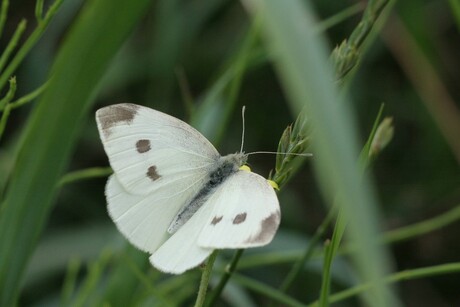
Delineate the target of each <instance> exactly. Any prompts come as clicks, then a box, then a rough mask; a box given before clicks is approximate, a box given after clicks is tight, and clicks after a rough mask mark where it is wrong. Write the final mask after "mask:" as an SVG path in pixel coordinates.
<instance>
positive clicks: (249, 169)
mask: <svg viewBox="0 0 460 307" xmlns="http://www.w3.org/2000/svg"><path fill="white" fill-rule="evenodd" d="M240 170H242V171H246V172H251V168H250V167H249V166H247V165H246V164H245V165H241V166H240Z"/></svg>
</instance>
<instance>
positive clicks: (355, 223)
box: [245, 0, 399, 306]
mask: <svg viewBox="0 0 460 307" xmlns="http://www.w3.org/2000/svg"><path fill="white" fill-rule="evenodd" d="M245 3H247V4H248V5H249V6H250V11H252V12H253V13H254V15H256V14H263V21H264V22H263V27H262V31H263V32H265V35H266V41H267V45H268V46H269V47H270V48H271V49H272V50H273V51H274V52H273V54H274V55H276V57H275V58H274V59H273V60H274V61H275V64H276V65H277V68H278V73H279V76H280V79H281V81H282V85H283V86H284V88H285V91H286V93H287V96H288V98H289V101H290V104H291V107H292V109H293V111H295V113H298V112H300V111H301V110H302V108H303V107H305V108H306V111H307V113H308V115H309V118H310V121H311V126H312V129H313V133H314V134H313V136H312V142H313V148H314V149H315V151H314V153H315V157H316V158H315V159H314V162H316V163H315V166H316V171H317V177H318V179H319V183H320V186H321V188H322V192H323V195H324V197H325V199H326V200H327V201H328V202H329V203H330V204H331V205H332V203H333V199H336V200H337V203H338V204H339V206H340V207H342V208H343V209H344V213H345V217H346V219H347V220H348V221H352V222H350V227H349V228H348V229H349V235H350V237H351V239H352V241H354V243H355V244H356V245H357V251H356V253H354V254H353V255H352V256H353V258H354V260H355V261H354V262H355V265H356V268H357V269H358V271H359V272H360V273H361V277H362V278H363V279H364V280H366V281H370V282H372V283H375V284H376V287H374V288H373V293H372V294H373V300H372V301H370V300H368V301H367V303H368V304H369V306H398V305H399V303H398V301H397V300H396V297H395V296H394V294H393V293H392V291H391V289H389V287H388V286H387V285H385V284H383V282H382V278H383V276H385V273H386V272H388V271H389V270H390V269H389V263H390V261H389V256H388V254H387V252H386V250H385V249H384V248H383V247H382V246H379V245H378V244H377V243H376V242H375V239H374V238H375V237H377V235H378V233H379V230H378V225H379V214H378V210H377V204H376V200H375V198H374V196H373V193H372V190H371V187H370V184H369V181H368V179H367V178H366V176H362V175H361V173H360V170H359V168H358V166H357V157H358V150H357V138H356V129H355V127H354V124H353V117H352V114H351V113H350V110H349V108H345V101H343V100H345V99H344V97H342V96H340V95H339V94H338V91H337V90H336V89H335V88H334V86H333V83H332V82H331V80H333V77H332V71H331V67H329V66H328V64H327V63H328V62H327V59H326V57H325V54H326V48H325V46H324V42H323V41H322V40H321V39H319V38H318V37H317V36H315V35H313V33H312V31H311V29H312V28H313V26H312V24H313V22H312V21H313V20H314V19H313V17H312V13H311V10H310V9H309V8H307V7H306V6H305V5H304V4H303V3H302V2H300V1H294V0H290V1H288V2H282V3H281V2H279V1H276V0H267V1H256V0H254V1H246V2H245ZM347 105H348V104H347ZM338 153H340V154H338Z"/></svg>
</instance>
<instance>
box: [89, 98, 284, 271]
mask: <svg viewBox="0 0 460 307" xmlns="http://www.w3.org/2000/svg"><path fill="white" fill-rule="evenodd" d="M96 120H97V126H98V128H99V134H100V136H101V139H102V143H103V145H104V149H105V152H106V153H107V156H108V157H109V161H110V165H111V166H112V168H113V170H114V174H113V175H112V176H110V178H109V180H108V182H107V186H106V189H105V194H106V197H107V203H108V211H109V215H110V217H111V218H112V220H113V221H114V222H115V224H116V225H117V227H118V229H119V230H120V231H121V233H123V234H124V235H125V237H126V238H127V239H128V240H129V241H130V242H131V243H132V244H134V245H135V246H136V247H138V248H139V249H141V250H143V251H145V252H148V253H150V254H151V256H150V262H151V263H152V265H153V266H154V267H156V268H157V269H159V270H161V271H164V272H168V273H174V274H180V273H182V272H184V271H186V270H188V269H191V268H193V267H196V266H198V265H199V264H201V263H202V262H203V261H204V260H205V259H206V258H207V257H208V256H209V255H210V254H211V252H212V251H213V250H214V249H223V248H246V247H255V246H262V245H266V244H268V243H270V241H271V240H272V239H273V236H274V235H275V233H276V230H277V229H278V225H279V222H280V209H279V203H278V199H277V196H276V193H275V192H274V190H273V188H272V186H271V185H270V184H269V183H268V182H267V180H266V179H265V178H263V177H262V176H260V175H257V174H254V173H251V172H249V171H245V170H240V169H239V168H240V166H242V165H243V164H244V163H245V162H246V159H247V156H246V155H245V154H243V153H236V154H230V155H227V156H223V157H222V156H220V154H219V153H218V152H217V150H216V149H215V148H214V146H213V145H212V144H211V143H210V142H209V141H208V140H207V139H206V138H205V137H204V136H203V135H201V134H200V133H199V132H198V131H197V130H195V129H194V128H192V127H191V126H189V125H188V124H186V123H185V122H183V121H181V120H179V119H177V118H174V117H172V116H169V115H167V114H164V113H161V112H159V111H155V110H152V109H149V108H146V107H142V106H139V105H135V104H128V103H123V104H117V105H111V106H108V107H105V108H102V109H99V110H98V111H97V112H96Z"/></svg>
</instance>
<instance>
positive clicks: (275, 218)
mask: <svg viewBox="0 0 460 307" xmlns="http://www.w3.org/2000/svg"><path fill="white" fill-rule="evenodd" d="M280 217H281V214H280V212H279V211H276V212H273V213H272V214H270V216H268V217H266V218H265V219H263V221H262V222H260V224H261V225H260V226H261V227H260V231H259V233H258V234H256V235H255V236H251V237H250V238H248V239H247V240H246V242H247V243H257V242H261V243H265V242H266V241H267V240H269V239H271V238H272V237H273V235H274V234H275V233H276V230H277V229H278V225H279V223H280Z"/></svg>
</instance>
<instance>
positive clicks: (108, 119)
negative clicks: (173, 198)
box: [96, 103, 220, 196]
mask: <svg viewBox="0 0 460 307" xmlns="http://www.w3.org/2000/svg"><path fill="white" fill-rule="evenodd" d="M96 121H97V126H98V128H99V134H100V136H101V139H102V143H103V145H104V149H105V151H106V153H107V156H108V157H109V161H110V165H111V166H112V168H113V170H114V171H115V174H116V175H117V178H118V180H119V181H120V183H121V185H122V186H123V187H124V188H125V189H126V190H127V191H128V192H130V193H133V194H139V195H147V194H150V193H153V192H155V193H161V194H163V196H167V194H170V193H172V192H173V191H183V192H184V193H190V195H194V194H196V193H197V192H198V190H199V189H200V188H201V186H202V185H203V184H204V181H205V180H206V177H207V175H208V172H209V169H210V168H212V166H213V165H214V164H215V163H216V161H217V159H219V157H220V155H219V153H218V152H217V150H216V149H215V148H214V146H213V145H212V144H211V143H210V142H209V141H208V140H207V139H206V138H205V137H204V136H203V135H201V134H200V133H199V132H198V131H196V130H195V129H194V128H192V127H191V126H189V125H188V124H186V123H184V122H183V121H181V120H179V119H177V118H174V117H172V116H169V115H167V114H164V113H162V112H159V111H155V110H152V109H150V108H146V107H142V106H138V105H134V104H128V103H122V104H116V105H111V106H108V107H105V108H102V109H99V110H98V111H97V112H96ZM186 191H189V192H186Z"/></svg>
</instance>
